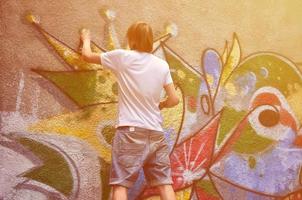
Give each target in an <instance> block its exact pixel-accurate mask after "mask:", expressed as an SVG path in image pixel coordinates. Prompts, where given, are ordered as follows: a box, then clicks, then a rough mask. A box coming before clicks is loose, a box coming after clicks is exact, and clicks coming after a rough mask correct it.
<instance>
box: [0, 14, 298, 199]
mask: <svg viewBox="0 0 302 200" xmlns="http://www.w3.org/2000/svg"><path fill="white" fill-rule="evenodd" d="M100 14H101V16H102V17H103V18H104V20H105V22H106V25H105V29H106V31H105V32H106V33H105V39H104V40H105V43H106V45H105V46H104V47H101V46H99V45H97V44H96V43H95V42H93V43H92V49H93V51H94V52H98V53H101V52H106V51H109V50H112V49H116V48H121V47H122V45H121V44H120V41H119V39H118V36H117V34H116V30H115V26H114V20H115V18H116V14H115V12H114V11H113V10H110V9H102V10H101V11H100ZM25 18H26V20H27V21H28V22H29V24H30V26H32V29H33V32H37V33H38V34H39V35H40V36H42V40H44V41H46V45H47V46H48V47H50V48H51V52H52V53H54V54H56V55H57V56H58V58H59V59H61V60H62V61H63V62H64V63H65V64H67V66H68V69H66V70H53V68H52V67H51V66H49V67H48V69H47V70H46V69H41V68H39V67H36V68H32V69H31V71H32V72H33V73H34V75H35V76H37V77H40V78H42V79H44V80H47V81H48V82H49V83H50V84H51V85H53V86H54V87H55V88H56V90H57V91H59V93H61V94H62V95H64V96H66V97H67V98H68V99H69V100H70V101H72V102H73V103H74V104H75V105H76V107H77V109H75V110H68V111H66V112H64V113H59V114H57V115H55V116H51V117H48V118H45V119H38V118H36V117H35V116H25V117H24V116H21V115H20V113H19V110H20V101H21V96H22V95H21V94H22V92H23V87H24V84H25V83H24V79H23V76H24V75H23V72H21V73H20V74H21V78H20V82H19V85H18V94H19V95H18V98H17V102H16V112H13V113H9V112H4V111H3V112H1V121H2V123H1V134H0V150H1V154H0V163H1V164H0V169H1V170H0V176H1V179H0V188H1V189H0V199H104V200H105V199H109V198H110V192H111V189H110V187H109V186H108V178H109V177H108V176H109V169H110V162H111V142H112V138H113V137H114V134H115V128H114V124H115V118H116V116H117V95H118V90H117V87H118V86H117V83H116V79H115V77H114V75H113V74H112V72H111V71H109V70H107V69H104V68H103V67H102V66H101V65H97V64H89V63H86V62H84V61H83V60H82V59H81V56H80V54H79V51H78V50H77V49H74V48H71V47H70V46H69V45H68V44H66V43H65V42H63V41H62V40H60V39H59V37H58V36H54V35H53V34H52V33H49V32H48V31H47V30H46V28H44V27H43V25H42V23H41V22H40V20H41V19H40V17H39V16H36V15H34V13H27V15H26V17H25ZM41 18H43V16H41ZM177 32H178V27H177V25H176V24H174V23H170V24H167V26H166V29H165V31H163V32H162V33H158V34H157V35H156V36H157V39H156V40H155V41H154V51H153V54H154V55H156V56H158V57H160V58H162V59H165V60H166V61H167V62H168V64H169V66H170V71H171V74H172V78H173V80H174V83H175V86H176V89H177V93H178V96H179V98H180V99H181V101H180V103H179V104H178V105H177V106H176V107H174V108H171V109H164V110H163V111H162V114H163V117H164V130H165V136H166V139H167V141H168V143H169V146H170V160H171V166H172V176H173V177H172V178H173V181H174V184H173V188H174V189H175V191H176V195H177V199H184V200H185V199H188V200H189V199H190V200H204V199H208V200H220V199H225V200H235V199H238V200H242V199H247V200H256V199H261V200H262V199H263V200H266V199H267V200H270V199H284V200H285V199H302V131H301V122H302V110H301V104H300V103H299V100H300V99H301V98H302V74H301V72H300V71H299V68H298V67H297V65H296V64H295V63H293V62H292V61H291V60H290V59H288V58H286V57H285V56H283V55H280V54H277V53H274V52H256V53H253V54H251V55H249V56H247V57H245V58H243V56H242V49H244V47H241V45H240V40H239V38H240V36H239V37H238V36H237V35H236V34H234V35H233V39H232V42H231V43H229V42H227V43H226V44H225V47H224V51H223V52H222V53H219V52H218V51H217V50H215V49H210V48H208V49H205V50H203V52H202V54H201V60H200V66H199V67H198V68H197V67H194V66H192V65H190V64H189V63H188V62H187V61H186V60H185V59H184V58H183V56H182V55H179V54H178V53H177V51H175V50H174V49H173V48H171V47H170V45H169V44H168V41H169V39H171V38H172V37H175V36H176V35H177ZM230 44H231V45H230ZM125 48H127V47H125ZM39 87H42V86H41V85H39V83H38V82H37V87H36V88H35V94H36V95H35V96H34V97H33V99H35V98H40V97H39ZM49 89H50V88H49ZM56 94H57V93H53V95H56ZM163 95H164V94H163ZM57 99H58V101H60V99H59V98H57ZM33 105H35V103H33ZM34 109H35V108H34ZM128 196H129V199H133V200H135V199H136V200H139V199H146V200H147V199H148V200H151V199H152V200H153V199H160V198H159V192H158V191H157V189H156V188H150V187H147V185H146V183H145V179H144V174H143V172H142V171H141V173H140V176H139V178H138V180H137V182H136V183H135V185H134V187H133V188H131V189H130V190H129V194H128Z"/></svg>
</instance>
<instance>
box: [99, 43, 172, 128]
mask: <svg viewBox="0 0 302 200" xmlns="http://www.w3.org/2000/svg"><path fill="white" fill-rule="evenodd" d="M100 57H101V63H102V65H103V66H104V67H105V68H108V69H110V70H112V71H113V73H114V74H115V75H116V77H117V81H118V119H117V124H116V126H117V127H118V126H137V127H142V128H147V129H151V130H158V131H163V129H162V120H163V119H162V116H161V113H160V110H159V108H158V105H159V102H160V96H161V92H162V90H163V86H164V85H167V84H169V83H172V82H173V81H172V77H171V74H170V70H169V65H168V63H167V62H166V61H164V60H162V59H160V58H158V57H156V56H154V55H153V54H150V53H144V52H138V51H134V50H123V49H117V50H113V51H109V52H106V53H101V54H100Z"/></svg>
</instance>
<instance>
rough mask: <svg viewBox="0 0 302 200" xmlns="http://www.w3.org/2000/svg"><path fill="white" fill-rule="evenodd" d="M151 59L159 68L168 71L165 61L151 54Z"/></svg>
mask: <svg viewBox="0 0 302 200" xmlns="http://www.w3.org/2000/svg"><path fill="white" fill-rule="evenodd" d="M151 56H152V59H153V60H154V61H155V62H157V64H158V65H160V66H161V67H163V68H165V69H169V64H168V63H167V61H165V60H164V59H161V58H159V57H157V56H155V55H153V54H151Z"/></svg>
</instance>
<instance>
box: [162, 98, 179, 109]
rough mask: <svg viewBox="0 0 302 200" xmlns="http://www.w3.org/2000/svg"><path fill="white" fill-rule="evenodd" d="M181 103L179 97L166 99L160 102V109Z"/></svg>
mask: <svg viewBox="0 0 302 200" xmlns="http://www.w3.org/2000/svg"><path fill="white" fill-rule="evenodd" d="M178 103H179V100H178V98H174V99H169V98H167V99H165V100H164V101H162V102H160V103H159V109H160V110H161V109H163V108H172V107H174V106H176V105H177V104H178Z"/></svg>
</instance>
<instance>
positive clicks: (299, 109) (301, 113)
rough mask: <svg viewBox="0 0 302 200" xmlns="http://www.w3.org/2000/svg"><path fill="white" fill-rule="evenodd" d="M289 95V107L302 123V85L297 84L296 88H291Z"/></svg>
mask: <svg viewBox="0 0 302 200" xmlns="http://www.w3.org/2000/svg"><path fill="white" fill-rule="evenodd" d="M289 88H290V89H289V94H288V97H287V102H288V104H289V106H290V107H291V108H292V109H293V110H294V111H295V116H296V117H297V118H298V120H299V122H300V123H302V106H301V99H302V85H299V84H295V85H294V87H289Z"/></svg>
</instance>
